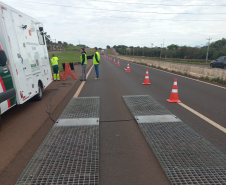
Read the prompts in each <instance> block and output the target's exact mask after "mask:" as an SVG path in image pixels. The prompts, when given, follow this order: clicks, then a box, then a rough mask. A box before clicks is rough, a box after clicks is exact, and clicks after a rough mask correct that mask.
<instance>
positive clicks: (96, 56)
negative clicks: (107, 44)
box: [93, 47, 100, 80]
mask: <svg viewBox="0 0 226 185" xmlns="http://www.w3.org/2000/svg"><path fill="white" fill-rule="evenodd" d="M94 52H95V53H94V56H93V65H94V67H95V71H96V78H95V80H99V64H100V53H99V52H98V51H97V47H95V48H94Z"/></svg>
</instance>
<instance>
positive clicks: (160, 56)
mask: <svg viewBox="0 0 226 185" xmlns="http://www.w3.org/2000/svg"><path fill="white" fill-rule="evenodd" d="M162 46H163V44H161V52H160V58H161V55H162Z"/></svg>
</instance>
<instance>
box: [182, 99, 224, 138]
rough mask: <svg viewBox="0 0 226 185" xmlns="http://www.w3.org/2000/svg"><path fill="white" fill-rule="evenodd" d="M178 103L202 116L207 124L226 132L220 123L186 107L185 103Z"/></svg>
mask: <svg viewBox="0 0 226 185" xmlns="http://www.w3.org/2000/svg"><path fill="white" fill-rule="evenodd" d="M178 105H181V106H182V107H184V108H185V109H187V110H189V111H190V112H192V113H193V114H195V115H196V116H198V117H200V118H202V119H203V120H205V121H206V122H208V123H209V124H211V125H213V126H214V127H216V128H218V129H219V130H221V131H222V132H224V133H225V134H226V128H224V127H222V126H221V125H219V124H217V123H216V122H214V121H212V120H211V119H209V118H207V117H206V116H204V115H202V114H200V113H199V112H197V111H195V110H194V109H192V108H190V107H188V106H187V105H185V104H183V103H178Z"/></svg>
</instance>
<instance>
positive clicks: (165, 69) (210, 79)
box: [134, 62, 226, 85]
mask: <svg viewBox="0 0 226 185" xmlns="http://www.w3.org/2000/svg"><path fill="white" fill-rule="evenodd" d="M134 63H137V64H141V65H144V66H147V64H146V63H143V62H141V63H140V62H134ZM150 67H153V68H156V69H160V70H163V71H169V70H168V69H167V68H162V67H160V66H156V65H153V64H152V65H150ZM169 72H171V73H175V74H179V75H183V76H187V77H190V78H195V77H194V76H192V75H190V74H188V73H186V72H185V73H182V72H180V71H175V70H171V71H169ZM200 79H202V80H205V81H209V82H214V83H219V84H222V85H226V80H224V79H223V78H209V77H208V76H202V77H200Z"/></svg>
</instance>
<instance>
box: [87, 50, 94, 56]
mask: <svg viewBox="0 0 226 185" xmlns="http://www.w3.org/2000/svg"><path fill="white" fill-rule="evenodd" d="M86 54H87V56H90V55H93V54H94V49H93V48H89V49H88V51H87V53H86Z"/></svg>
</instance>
